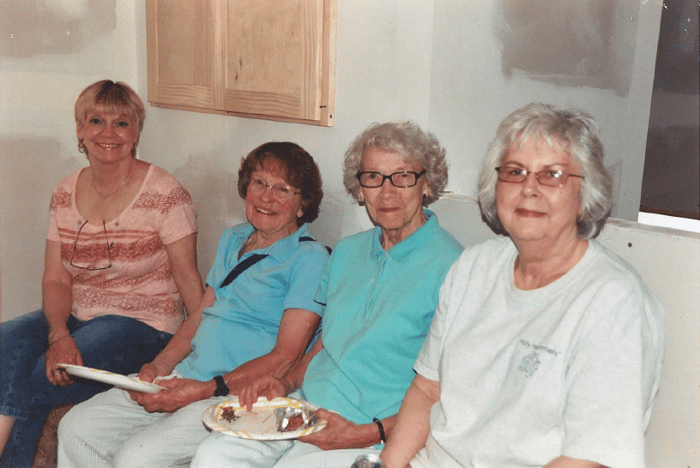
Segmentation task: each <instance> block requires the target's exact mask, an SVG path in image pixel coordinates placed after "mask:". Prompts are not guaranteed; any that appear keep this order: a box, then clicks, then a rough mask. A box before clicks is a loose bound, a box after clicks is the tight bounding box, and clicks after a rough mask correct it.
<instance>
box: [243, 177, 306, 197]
mask: <svg viewBox="0 0 700 468" xmlns="http://www.w3.org/2000/svg"><path fill="white" fill-rule="evenodd" d="M268 188H269V189H270V193H271V194H272V196H273V197H275V198H279V199H281V200H286V199H289V198H292V197H293V196H294V195H298V194H300V193H301V192H295V191H294V189H293V188H292V187H289V186H288V185H281V184H278V185H270V184H268V183H267V182H265V181H264V180H261V179H257V178H253V179H250V182H249V183H248V190H252V191H253V192H255V193H257V194H263V193H265V191H266V190H267V189H268Z"/></svg>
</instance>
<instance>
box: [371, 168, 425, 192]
mask: <svg viewBox="0 0 700 468" xmlns="http://www.w3.org/2000/svg"><path fill="white" fill-rule="evenodd" d="M423 174H425V169H423V170H422V171H420V172H413V171H399V172H394V173H393V174H389V175H384V174H382V173H381V172H371V171H366V172H358V173H357V180H359V181H360V185H362V186H363V187H367V188H377V187H381V186H382V185H384V181H385V180H387V179H389V181H390V182H391V185H393V186H394V187H399V188H408V187H413V186H414V185H416V184H417V183H418V178H419V177H420V176H422V175H423Z"/></svg>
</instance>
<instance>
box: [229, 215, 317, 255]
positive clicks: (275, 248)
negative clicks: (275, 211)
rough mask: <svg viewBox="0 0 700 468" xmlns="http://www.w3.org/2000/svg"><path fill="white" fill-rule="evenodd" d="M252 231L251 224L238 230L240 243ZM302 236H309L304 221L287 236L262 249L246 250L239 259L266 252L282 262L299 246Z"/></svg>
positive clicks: (243, 241) (253, 229)
mask: <svg viewBox="0 0 700 468" xmlns="http://www.w3.org/2000/svg"><path fill="white" fill-rule="evenodd" d="M253 231H255V228H254V227H253V226H252V225H251V224H249V229H245V230H243V231H241V232H240V234H241V238H242V242H241V245H243V243H245V241H246V240H247V239H248V237H249V236H250V235H251V234H252V233H253ZM303 236H309V227H308V224H306V223H304V224H302V225H301V226H299V229H297V230H296V231H294V232H293V233H291V234H290V235H288V236H287V237H284V238H282V239H280V240H278V241H277V242H275V243H274V244H272V245H269V246H267V247H265V248H264V249H258V250H253V251H251V252H247V253H246V254H245V255H244V256H243V257H241V259H243V258H245V257H247V256H249V255H250V254H252V253H257V254H267V255H269V256H271V257H272V258H274V259H275V260H276V261H278V262H283V261H285V260H287V259H288V258H289V257H290V256H291V255H292V254H293V253H294V252H295V251H296V250H297V247H298V246H299V238H300V237H303Z"/></svg>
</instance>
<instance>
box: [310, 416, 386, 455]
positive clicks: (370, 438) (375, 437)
mask: <svg viewBox="0 0 700 468" xmlns="http://www.w3.org/2000/svg"><path fill="white" fill-rule="evenodd" d="M316 416H318V418H319V419H324V420H326V421H327V422H328V424H327V425H326V427H324V428H323V429H322V430H320V431H318V432H315V433H313V434H311V435H308V436H304V437H299V440H300V441H302V442H306V443H308V444H312V445H315V446H316V447H318V448H320V449H323V450H336V449H347V448H364V447H370V446H372V445H374V444H378V443H381V440H380V438H379V429H378V428H377V425H376V424H374V423H371V424H361V425H360V424H354V423H352V422H350V421H348V420H347V419H345V418H344V417H342V416H341V415H339V414H338V413H333V412H331V411H328V410H325V409H323V408H321V409H319V410H317V411H316Z"/></svg>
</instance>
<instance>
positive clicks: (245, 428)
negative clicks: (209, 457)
mask: <svg viewBox="0 0 700 468" xmlns="http://www.w3.org/2000/svg"><path fill="white" fill-rule="evenodd" d="M283 406H293V407H296V408H302V407H307V408H310V409H312V410H316V409H318V406H315V405H312V404H311V403H309V402H306V401H301V400H295V399H292V398H275V399H274V400H271V401H268V400H267V399H266V398H263V397H260V398H259V399H258V402H257V403H255V404H254V405H253V409H252V410H251V411H248V410H246V409H245V408H241V407H240V405H239V404H238V399H235V400H226V401H224V402H223V403H219V404H217V405H212V406H210V407H209V408H207V409H206V410H205V411H204V414H202V421H204V424H205V425H206V426H207V427H208V428H209V429H211V430H213V431H219V432H222V433H224V434H228V435H232V436H235V437H240V438H242V439H255V440H281V439H296V438H297V437H301V436H305V435H309V434H313V433H314V432H318V431H320V430H321V429H323V428H324V427H326V424H327V423H326V421H324V420H319V421H318V422H317V423H316V424H314V425H312V426H310V427H305V428H303V429H298V430H296V431H285V432H280V431H278V430H277V418H276V417H275V408H281V407H283ZM227 407H231V408H233V409H234V410H237V411H236V416H238V418H237V419H236V420H235V421H231V422H229V421H226V420H225V419H223V418H222V417H221V414H222V412H223V411H224V408H227Z"/></svg>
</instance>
